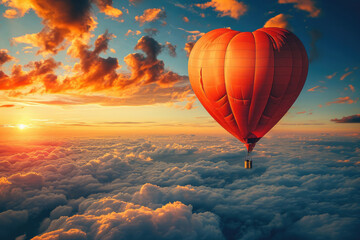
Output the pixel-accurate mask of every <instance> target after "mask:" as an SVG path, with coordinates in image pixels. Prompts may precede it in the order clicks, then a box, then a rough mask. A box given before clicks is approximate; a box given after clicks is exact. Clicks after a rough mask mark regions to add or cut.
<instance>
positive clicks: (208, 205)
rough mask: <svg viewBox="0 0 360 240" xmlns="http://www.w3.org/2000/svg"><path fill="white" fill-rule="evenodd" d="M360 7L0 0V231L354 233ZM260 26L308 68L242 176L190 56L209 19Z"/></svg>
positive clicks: (57, 235) (184, 235) (245, 237)
mask: <svg viewBox="0 0 360 240" xmlns="http://www.w3.org/2000/svg"><path fill="white" fill-rule="evenodd" d="M358 8H359V3H357V1H355V0H354V1H350V0H344V1H341V2H339V1H336V2H335V1H320V0H269V1H260V0H258V1H257V0H252V1H247V0H244V1H240V0H203V1H200V0H196V1H180V0H177V1H176V0H157V1H148V0H124V1H111V0H76V1H75V0H56V1H47V0H0V19H1V20H0V36H1V37H0V239H4V240H8V239H9V240H10V239H16V240H24V239H34V240H40V239H59V240H61V239H109V240H112V239H126V240H129V239H168V240H170V239H189V240H192V239H194V240H195V239H231V240H232V239H237V240H238V239H241V240H250V239H251V240H257V239H259V240H260V239H262V240H263V239H275V240H282V239H294V240H297V239H302V240H303V239H305V240H306V239H312V240H313V239H315V240H317V239H318V240H323V239H329V240H332V239H334V240H337V239H349V240H353V239H354V240H355V239H358V236H359V230H358V229H359V226H360V218H359V216H360V204H359V203H360V194H359V193H360V191H359V190H360V189H359V186H360V184H359V183H360V172H359V166H360V111H359V104H360V103H359V94H358V92H359V89H360V83H359V67H360V59H359V57H358V56H359V55H360V46H359V45H358V42H359V40H360V32H359V31H357V29H358V26H357V23H358V22H360V19H359V18H360V16H359V15H358V12H357V9H358ZM262 27H281V28H286V29H288V30H290V31H292V32H293V33H294V34H296V36H298V37H299V39H300V40H301V41H302V43H303V44H304V46H305V49H306V51H307V53H308V56H309V72H308V77H307V80H306V82H305V85H304V88H303V91H302V92H301V94H300V96H299V97H298V99H297V101H296V102H295V103H294V105H293V106H292V107H291V108H290V110H289V111H288V113H287V114H286V115H285V116H284V117H283V119H282V120H281V121H280V122H279V123H278V124H277V125H276V126H275V127H274V128H273V129H272V130H271V131H270V132H269V133H268V134H267V135H266V136H264V137H263V138H262V139H261V140H260V141H259V142H258V143H257V145H256V148H255V149H254V151H253V153H252V159H253V168H252V169H251V170H250V169H245V168H244V161H243V160H244V158H245V156H246V153H247V152H246V149H245V147H244V146H243V144H242V143H240V142H239V141H238V140H237V139H236V138H234V137H233V136H232V135H230V134H229V133H228V132H226V131H225V130H224V129H223V128H222V127H221V126H220V125H219V124H218V123H217V122H216V121H215V120H213V119H212V118H211V116H210V115H209V114H208V113H207V112H206V110H205V109H204V108H203V107H202V105H201V104H200V102H199V101H198V100H197V98H196V96H195V95H194V92H193V90H192V89H191V86H190V82H189V78H188V66H187V64H188V56H189V54H190V52H191V49H192V47H193V46H194V44H195V43H196V41H197V40H199V39H200V38H201V36H203V35H204V34H206V33H207V32H209V31H211V30H213V29H217V28H231V29H233V30H237V31H245V32H246V31H250V32H252V31H255V30H256V29H259V28H262Z"/></svg>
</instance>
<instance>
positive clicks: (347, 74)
mask: <svg viewBox="0 0 360 240" xmlns="http://www.w3.org/2000/svg"><path fill="white" fill-rule="evenodd" d="M352 73H353V72H347V73H345V74H344V75H342V76H341V77H340V80H341V81H343V80H344V79H345V78H346V77H347V76H349V75H350V74H352Z"/></svg>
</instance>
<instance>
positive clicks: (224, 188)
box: [0, 135, 360, 240]
mask: <svg viewBox="0 0 360 240" xmlns="http://www.w3.org/2000/svg"><path fill="white" fill-rule="evenodd" d="M2 144H3V145H2V146H0V147H1V149H2V151H1V158H0V173H1V175H2V176H3V178H0V189H1V191H0V206H1V208H0V226H1V227H0V238H1V239H15V238H16V237H23V236H24V234H25V235H26V238H33V237H34V239H52V238H55V239H89V238H90V239H122V238H124V239H146V238H151V239H232V238H235V239H322V238H326V239H338V238H341V237H344V238H346V239H350V240H352V239H354V240H355V239H357V237H358V235H357V232H358V229H357V226H358V224H359V221H360V219H359V211H360V207H359V204H358V203H357V202H356V199H357V198H358V196H359V187H358V186H359V184H358V179H359V177H360V176H359V172H358V169H357V168H358V165H357V162H358V161H359V160H358V153H359V149H360V145H359V141H358V137H356V136H355V140H354V136H352V137H342V136H331V135H323V136H316V135H303V136H285V135H281V136H278V137H277V136H272V137H268V138H263V139H262V140H261V141H260V142H259V144H258V146H257V148H256V149H255V151H254V156H253V159H254V162H253V165H254V168H253V169H252V170H248V169H244V167H243V161H242V159H243V157H244V156H245V154H246V151H245V149H244V148H243V147H241V146H240V143H239V142H238V141H237V140H236V139H233V138H231V137H214V136H211V137H210V136H195V135H180V136H167V137H164V136H159V137H148V136H144V137H142V138H129V139H126V138H123V137H121V138H120V137H119V138H96V139H84V138H82V139H78V138H73V139H66V140H58V141H54V140H52V141H51V142H42V143H40V142H32V143H30V144H28V145H27V146H26V148H25V147H24V146H23V147H20V145H19V142H14V143H12V142H9V143H6V144H4V143H2ZM299 146H301V151H300V152H299ZM324 159H326V160H324ZM2 167H4V168H2ZM1 179H2V180H1ZM5 180H6V181H5ZM2 182H3V183H4V184H1V183H2ZM348 196H353V197H352V198H349V197H348Z"/></svg>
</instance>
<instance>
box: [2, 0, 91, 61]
mask: <svg viewBox="0 0 360 240" xmlns="http://www.w3.org/2000/svg"><path fill="white" fill-rule="evenodd" d="M91 3H92V2H91V1H90V0H81V1H69V0H67V1H55V2H51V3H50V2H48V1H44V0H27V1H16V0H11V1H6V2H5V4H6V5H7V6H8V7H11V8H12V9H15V10H16V11H18V12H19V15H20V16H23V15H24V14H25V13H26V12H27V11H29V10H30V9H32V10H34V12H35V13H36V14H37V15H38V16H39V17H40V18H42V19H43V24H44V25H45V26H44V28H43V29H42V30H41V32H39V33H34V34H26V35H24V36H20V37H16V38H14V39H13V41H14V42H16V43H27V44H31V45H33V46H35V47H39V48H40V49H39V51H38V54H40V53H42V54H47V53H52V54H56V53H57V52H58V51H60V50H63V49H64V48H65V47H64V40H65V39H67V40H69V41H71V40H72V39H74V38H89V36H88V33H89V32H90V31H92V30H93V29H94V28H95V27H96V22H95V20H94V18H93V17H92V14H91Z"/></svg>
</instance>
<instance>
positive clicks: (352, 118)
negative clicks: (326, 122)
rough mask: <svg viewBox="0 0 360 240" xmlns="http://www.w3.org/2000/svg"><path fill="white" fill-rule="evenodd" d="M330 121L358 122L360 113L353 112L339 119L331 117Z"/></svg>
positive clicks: (359, 121)
mask: <svg viewBox="0 0 360 240" xmlns="http://www.w3.org/2000/svg"><path fill="white" fill-rule="evenodd" d="M331 121H332V122H336V123H360V114H355V115H351V116H347V117H343V118H341V119H337V118H334V119H331Z"/></svg>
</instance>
